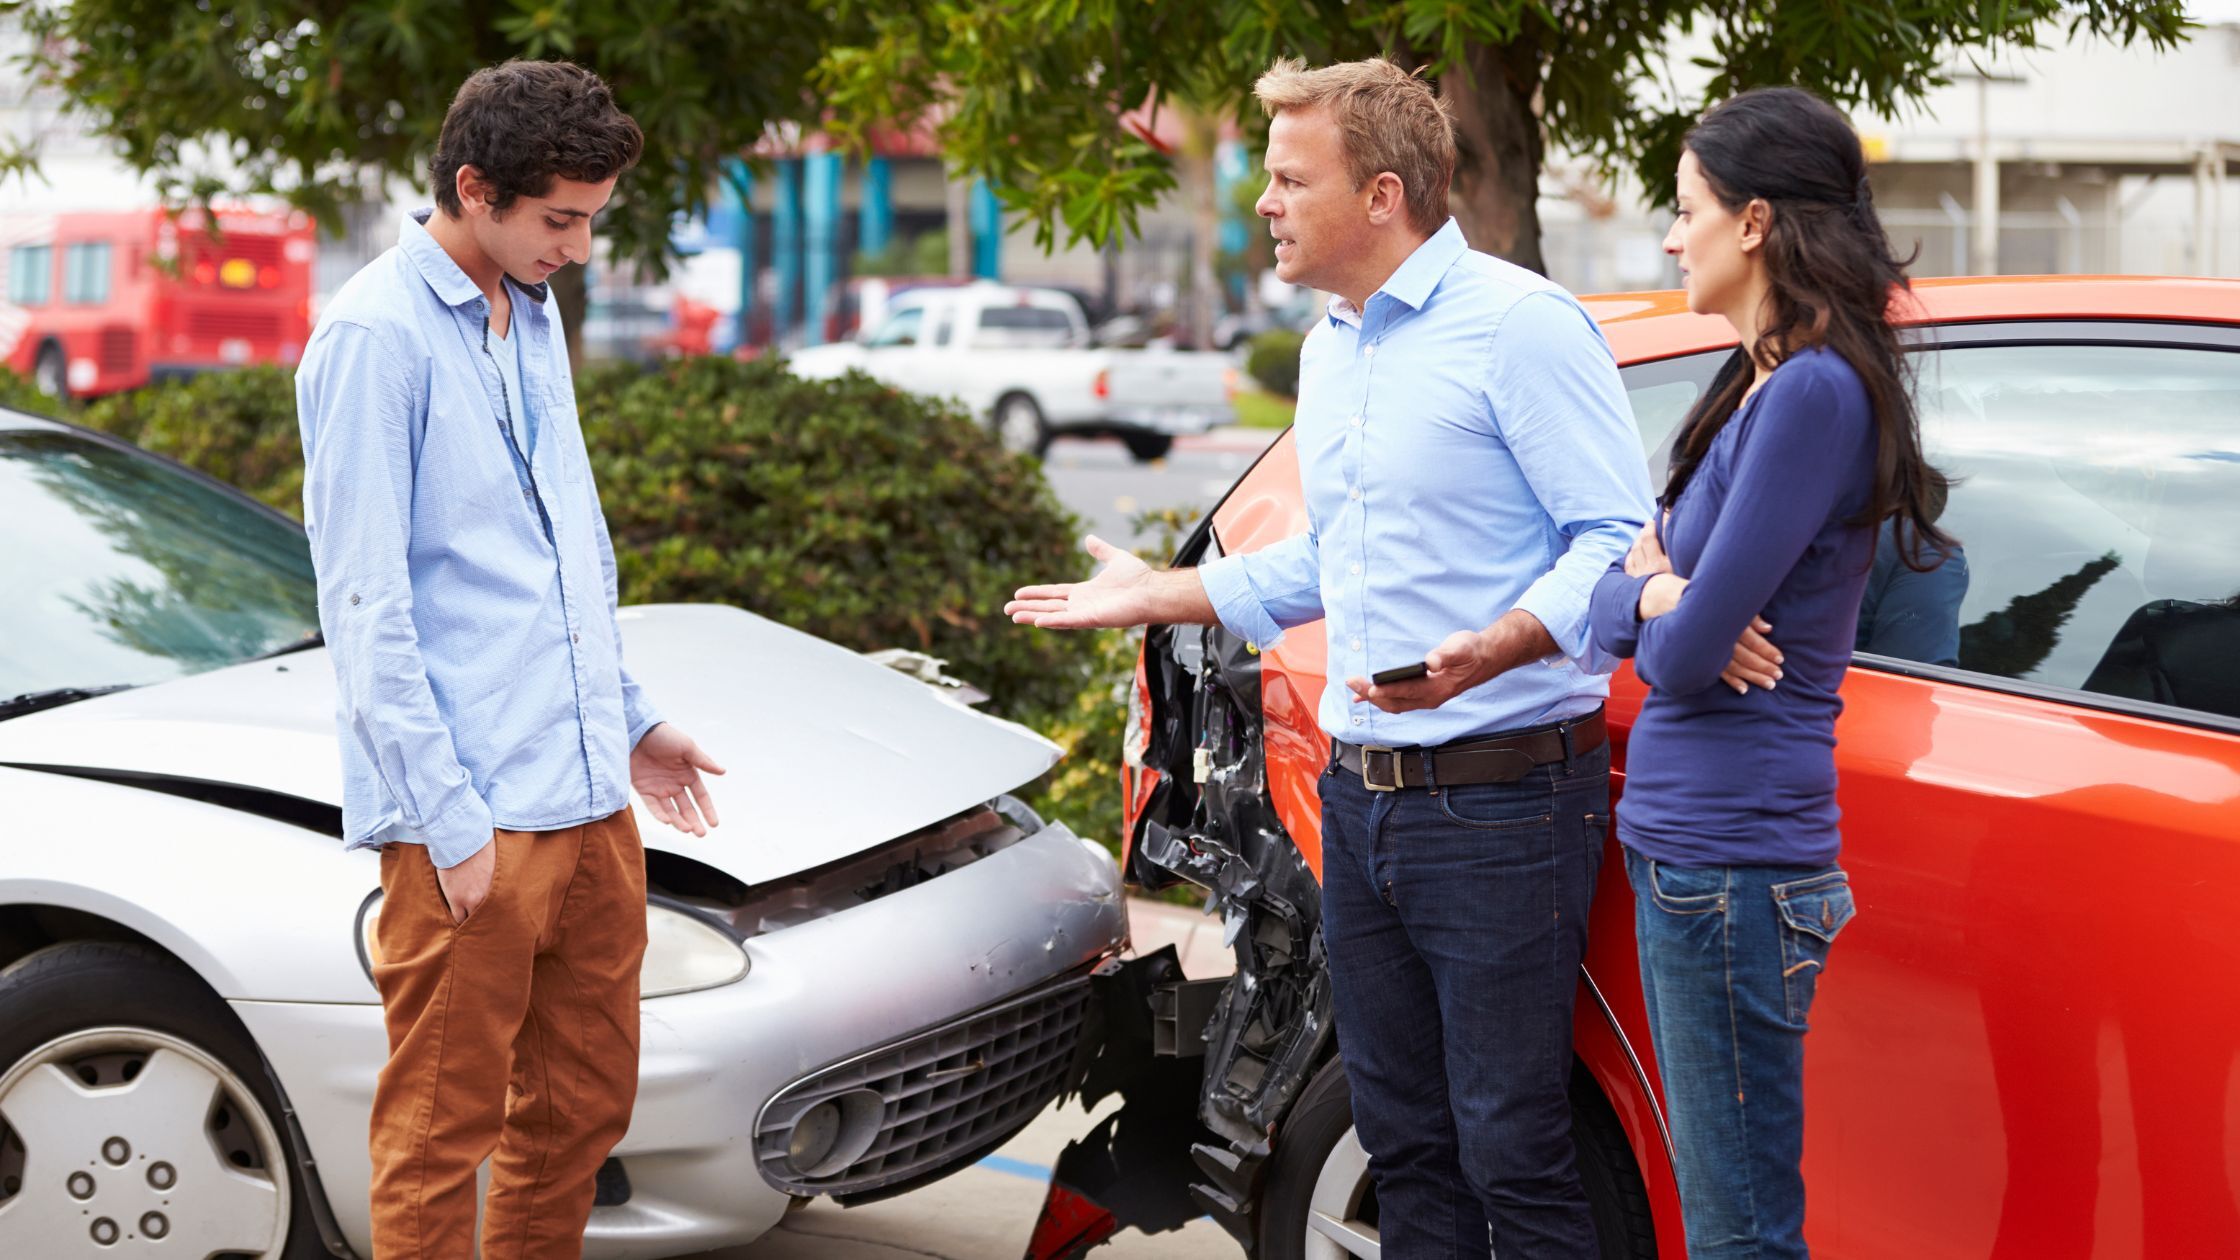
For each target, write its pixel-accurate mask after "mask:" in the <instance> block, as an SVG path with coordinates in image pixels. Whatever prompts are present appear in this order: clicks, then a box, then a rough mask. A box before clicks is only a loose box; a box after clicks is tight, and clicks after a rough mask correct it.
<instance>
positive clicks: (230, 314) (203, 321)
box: [186, 306, 280, 341]
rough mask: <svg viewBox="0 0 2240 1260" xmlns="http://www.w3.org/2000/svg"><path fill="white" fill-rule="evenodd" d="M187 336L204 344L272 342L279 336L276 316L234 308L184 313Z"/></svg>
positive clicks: (205, 309)
mask: <svg viewBox="0 0 2240 1260" xmlns="http://www.w3.org/2000/svg"><path fill="white" fill-rule="evenodd" d="M186 325H187V335H188V336H190V337H195V338H198V339H200V340H204V341H220V340H224V339H226V338H230V337H239V338H242V339H244V340H248V341H275V340H278V339H279V336H280V312H278V311H269V310H257V309H254V308H251V309H248V310H243V309H241V308H240V307H234V306H204V307H197V308H195V309H194V310H190V311H188V312H187V319H186Z"/></svg>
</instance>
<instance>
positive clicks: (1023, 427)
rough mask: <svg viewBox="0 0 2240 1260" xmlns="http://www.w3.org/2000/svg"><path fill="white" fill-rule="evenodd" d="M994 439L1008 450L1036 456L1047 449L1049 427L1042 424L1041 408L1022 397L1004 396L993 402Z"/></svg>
mask: <svg viewBox="0 0 2240 1260" xmlns="http://www.w3.org/2000/svg"><path fill="white" fill-rule="evenodd" d="M995 435H996V440H997V441H999V442H1001V443H1003V447H1004V449H1005V450H1008V451H1017V452H1019V453H1020V454H1022V455H1035V456H1040V455H1041V454H1042V453H1043V452H1045V451H1047V450H1049V449H1050V426H1049V425H1047V424H1044V423H1043V421H1042V408H1041V407H1040V406H1038V405H1036V403H1035V400H1034V399H1032V398H1029V397H1028V396H1027V395H1025V394H1005V395H1004V396H1003V397H1001V398H999V399H997V400H996V410H995Z"/></svg>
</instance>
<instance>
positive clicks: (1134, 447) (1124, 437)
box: [1120, 433, 1174, 464]
mask: <svg viewBox="0 0 2240 1260" xmlns="http://www.w3.org/2000/svg"><path fill="white" fill-rule="evenodd" d="M1120 440H1121V441H1123V442H1126V443H1127V444H1128V454H1130V455H1133V456H1135V458H1136V462H1137V463H1139V464H1148V463H1150V462H1151V461H1152V460H1155V459H1164V458H1166V455H1167V452H1168V451H1171V450H1173V449H1174V435H1173V434H1172V433H1124V434H1121V435H1120Z"/></svg>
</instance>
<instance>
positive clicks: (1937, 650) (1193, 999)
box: [1033, 277, 2240, 1260]
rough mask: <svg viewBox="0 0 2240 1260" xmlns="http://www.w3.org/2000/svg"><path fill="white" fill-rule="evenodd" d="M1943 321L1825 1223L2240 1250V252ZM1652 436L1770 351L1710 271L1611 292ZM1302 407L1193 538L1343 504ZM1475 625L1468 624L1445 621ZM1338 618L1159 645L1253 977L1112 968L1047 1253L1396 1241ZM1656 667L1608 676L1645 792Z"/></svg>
mask: <svg viewBox="0 0 2240 1260" xmlns="http://www.w3.org/2000/svg"><path fill="white" fill-rule="evenodd" d="M1918 297H1919V308H1918V310H1916V311H1915V312H1914V314H1913V316H1912V323H1911V326H1910V328H1909V332H1908V335H1909V341H1910V348H1911V351H1912V354H1913V355H1914V366H1915V367H1916V369H1917V370H1918V381H1919V384H1918V390H1919V393H1918V397H1919V401H1920V412H1921V427H1922V433H1923V438H1924V441H1925V443H1926V445H1927V447H1928V451H1929V455H1930V458H1931V459H1932V460H1934V461H1935V462H1936V463H1937V464H1938V465H1939V466H1940V467H1941V468H1943V469H1944V470H1945V471H1946V472H1947V473H1949V474H1950V475H1951V476H1952V477H1953V479H1954V488H1953V490H1952V492H1951V496H1950V500H1949V503H1948V504H1947V506H1946V509H1945V513H1944V516H1943V518H1942V521H1941V524H1942V525H1943V527H1944V528H1945V529H1946V530H1947V531H1948V532H1949V533H1951V534H1952V535H1954V536H1955V537H1956V538H1958V539H1959V540H1960V543H1961V549H1960V552H1959V553H1958V554H1957V555H1956V556H1955V557H1953V559H1954V560H1955V561H1957V565H1956V566H1954V568H1953V569H1952V571H1951V572H1948V573H1946V574H1945V576H1944V578H1943V579H1942V585H1941V587H1940V588H1939V589H1938V590H1936V591H1930V592H1923V591H1918V590H1917V591H1912V592H1905V591H1902V589H1901V584H1902V583H1903V582H1905V581H1907V580H1909V576H1910V575H1907V574H1903V573H1900V574H1890V575H1877V576H1876V578H1875V579H1874V580H1873V581H1871V582H1870V586H1869V603H1868V605H1867V606H1866V607H1864V608H1863V610H1862V617H1861V632H1860V641H1859V645H1858V651H1857V655H1856V657H1855V660H1854V667H1853V669H1852V670H1851V672H1850V676H1849V678H1848V680H1847V682H1846V683H1845V686H1844V698H1845V701H1846V709H1845V712H1844V714H1843V717H1842V720H1841V723H1840V725H1839V727H1838V730H1837V735H1838V740H1839V743H1838V748H1837V757H1838V761H1839V766H1840V772H1841V775H1842V784H1843V786H1842V798H1841V799H1842V806H1843V811H1844V814H1843V828H1844V841H1845V843H1844V865H1845V867H1846V868H1848V869H1849V871H1850V872H1851V876H1852V883H1853V887H1854V890H1855V895H1856V897H1857V899H1858V905H1859V916H1858V919H1857V921H1856V923H1855V924H1853V925H1852V926H1851V927H1849V928H1848V929H1847V930H1846V933H1845V937H1844V946H1843V949H1842V950H1841V951H1839V953H1838V954H1837V955H1836V957H1835V959H1834V962H1833V964H1832V970H1831V975H1830V978H1829V981H1828V982H1827V983H1826V984H1825V985H1824V986H1823V987H1822V989H1821V993H1820V999H1819V1004H1818V1005H1817V1006H1816V1007H1815V1009H1814V1011H1813V1032H1812V1035H1811V1038H1810V1040H1809V1041H1808V1042H1807V1067H1806V1089H1807V1093H1808V1095H1809V1101H1808V1105H1807V1108H1806V1114H1807V1117H1808V1120H1807V1132H1806V1143H1805V1174H1806V1179H1807V1183H1808V1185H1809V1187H1810V1200H1809V1213H1808V1219H1807V1225H1806V1232H1807V1234H1808V1236H1809V1238H1810V1240H1811V1243H1812V1246H1813V1249H1814V1253H1815V1254H1816V1255H1820V1256H1824V1257H1831V1258H1836V1260H1842V1258H1845V1257H1861V1258H1866V1257H1873V1258H1876V1260H1881V1258H1885V1257H1891V1256H1908V1257H1924V1258H1930V1257H1952V1258H1954V1260H1958V1258H1960V1257H1967V1258H1969V1260H1981V1258H1982V1257H1986V1256H1992V1257H2018V1258H2019V1257H2033V1258H2035V1257H2046V1256H2078V1257H2083V1256H2145V1257H2201V1256H2212V1255H2216V1256H2232V1255H2240V1208H2236V1206H2235V1198H2236V1193H2235V1187H2236V1186H2240V916H2236V915H2235V914H2234V913H2233V911H2232V905H2233V901H2234V896H2235V890H2240V282H2233V281H2216V280H2175V279H2172V280H2163V279H2121V278H2077V277H2071V278H2049V279H1995V280H1968V281H1925V282H1923V283H1922V284H1920V285H1919V286H1918ZM1586 304H1587V306H1588V309H1589V310H1590V311H1591V312H1593V313H1594V315H1595V317H1596V318H1597V319H1598V320H1599V321H1600V322H1601V324H1602V327H1603V329H1604V332H1605V335H1606V336H1607V337H1608V339H1609V341H1610V344H1611V346H1612V348H1613V350H1614V351H1615V353H1616V355H1617V358H1618V362H1619V365H1620V369H1621V374H1622V376H1623V379H1624V382H1625V387H1626V390H1627V393H1628V396H1629V398H1630V400H1631V402H1632V406H1633V410H1634V414H1635V418H1636V420H1637V422H1638V425H1639V428H1640V437H1641V447H1642V454H1643V457H1644V458H1645V459H1646V460H1647V461H1648V464H1649V466H1650V468H1651V469H1652V470H1653V475H1654V476H1656V477H1658V478H1660V479H1661V476H1662V470H1663V468H1664V466H1665V464H1666V461H1667V457H1668V455H1669V452H1670V446H1671V442H1672V439H1673V435H1674V432H1675V430H1676V428H1677V427H1678V425H1679V423H1680V421H1681V420H1682V418H1683V417H1684V416H1685V414H1686V413H1687V411H1688V409H1689V407H1690V406H1691V405H1692V404H1693V403H1694V402H1695V400H1696V399H1697V398H1698V397H1699V396H1700V394H1701V393H1702V392H1703V390H1704V387H1705V386H1706V384H1707V383H1708V382H1709V381H1710V380H1711V378H1712V376H1713V375H1714V373H1716V372H1717V370H1718V369H1719V366H1720V365H1721V363H1722V362H1723V361H1725V360H1726V359H1727V358H1728V356H1729V355H1730V354H1732V353H1733V347H1734V338H1733V333H1732V331H1731V329H1730V328H1729V327H1728V325H1727V324H1726V323H1725V322H1723V321H1721V320H1717V319H1714V318H1709V317H1701V316H1695V315H1691V314H1689V313H1688V312H1687V310H1686V306H1685V303H1684V301H1683V299H1682V297H1681V296H1680V295H1679V294H1677V293H1650V294H1639V295H1626V296H1614V297H1601V298H1591V299H1588V300H1587V303H1586ZM1305 526H1306V514H1305V508H1304V504H1303V501H1302V496H1301V491H1300V484H1299V471H1298V463H1297V459H1296V456H1295V453H1294V450H1293V447H1292V443H1291V438H1290V435H1289V434H1286V435H1285V436H1284V437H1282V438H1280V439H1278V440H1277V441H1276V442H1275V443H1274V444H1273V445H1272V446H1271V447H1270V448H1269V450H1268V451H1267V453H1266V454H1265V455H1264V456H1263V457H1262V458H1261V459H1260V460H1259V462H1258V463H1257V464H1256V465H1255V466H1254V467H1253V468H1252V469H1251V470H1250V471H1249V472H1248V473H1246V474H1245V476H1244V477H1243V478H1242V479H1241V480H1239V481H1238V482H1237V484H1236V485H1235V486H1234V487H1233V488H1232V489H1231V490H1230V492H1229V493H1228V495H1227V497H1226V498H1224V499H1223V500H1222V502H1221V503H1220V504H1219V506H1218V507H1217V508H1216V509H1215V510H1214V511H1213V512H1212V514H1211V515H1210V516H1209V517H1208V518H1207V519H1206V520H1205V521H1204V522H1203V523H1202V524H1201V525H1200V526H1199V528H1198V529H1197V531H1196V532H1195V533H1194V534H1193V535H1192V536H1191V537H1190V538H1189V539H1188V540H1187V542H1186V543H1185V544H1184V545H1183V547H1182V548H1181V550H1180V552H1179V553H1178V554H1177V555H1176V556H1175V558H1174V563H1175V564H1176V565H1195V564H1199V563H1202V562H1204V561H1206V560H1209V559H1211V558H1213V557H1216V556H1219V555H1223V554H1233V553H1241V552H1247V551H1251V550H1255V549H1257V548H1260V547H1264V546H1267V545H1269V544H1271V543H1274V542H1276V541H1278V540H1280V539H1283V538H1285V537H1287V536H1290V535H1292V534H1294V533H1298V532H1301V531H1303V530H1304V528H1305ZM1446 629H1448V628H1444V627H1442V628H1428V627H1427V631H1430V630H1436V633H1432V634H1431V637H1430V639H1429V640H1427V642H1426V646H1427V647H1428V646H1430V644H1431V642H1434V641H1436V639H1438V638H1439V637H1441V635H1443V634H1444V633H1445V631H1446ZM1324 667H1325V658H1324V637H1323V635H1322V634H1320V633H1318V632H1316V631H1314V630H1311V629H1303V630H1302V631H1301V632H1299V633H1295V634H1291V635H1288V636H1286V637H1285V639H1284V641H1283V643H1282V644H1281V646H1280V647H1278V648H1276V649H1273V650H1270V651H1267V652H1261V651H1259V650H1258V649H1257V648H1256V646H1255V645H1253V644H1251V643H1247V642H1244V641H1242V640H1240V639H1238V638H1237V637H1236V636H1234V635H1232V634H1230V633H1228V632H1227V631H1226V630H1223V629H1221V628H1219V627H1159V628H1154V629H1152V630H1151V631H1150V632H1149V633H1148V634H1147V636H1146V638H1145V642H1144V647H1143V652H1142V658H1141V662H1140V666H1139V669H1138V674H1137V685H1136V695H1135V703H1134V706H1133V711H1132V713H1131V715H1130V721H1129V728H1128V730H1127V732H1126V738H1127V748H1126V752H1127V762H1128V770H1127V776H1126V777H1127V791H1128V824H1129V832H1128V852H1127V854H1126V858H1125V861H1124V864H1123V865H1124V869H1125V873H1126V876H1127V878H1128V879H1129V880H1131V881H1132V882H1133V883H1135V884H1137V885H1139V886H1140V887H1141V888H1144V889H1152V890H1156V889H1164V888H1174V887H1179V886H1195V887H1196V888H1197V889H1202V890H1203V894H1204V896H1205V897H1206V900H1207V906H1208V911H1209V913H1212V914H1217V915H1219V916H1220V917H1221V918H1222V919H1223V920H1224V922H1225V924H1226V927H1227V936H1228V939H1229V940H1230V941H1231V942H1232V944H1233V948H1234V951H1235V956H1236V964H1237V969H1236V972H1235V974H1234V975H1233V976H1223V977H1209V978H1200V979H1191V978H1189V977H1186V976H1182V975H1181V974H1180V973H1179V968H1178V967H1176V966H1175V964H1174V963H1173V960H1172V957H1171V955H1159V956H1154V957H1153V958H1151V959H1149V960H1146V961H1145V962H1144V963H1143V964H1141V965H1137V966H1133V967H1130V968H1128V969H1126V970H1124V971H1118V972H1115V973H1114V974H1113V975H1112V976H1111V977H1110V978H1109V979H1108V982H1107V987H1108V992H1107V1002H1106V1004H1105V1009H1106V1020H1105V1022H1106V1024H1107V1039H1106V1043H1105V1046H1104V1050H1103V1053H1102V1055H1101V1057H1100V1058H1099V1059H1098V1061H1097V1062H1096V1063H1095V1064H1094V1065H1093V1066H1092V1067H1091V1069H1090V1074H1089V1077H1088V1085H1087V1090H1088V1092H1089V1093H1090V1094H1091V1095H1092V1096H1095V1095H1098V1094H1101V1093H1105V1092H1118V1093H1120V1094H1121V1095H1122V1096H1123V1097H1124V1098H1125V1099H1126V1105H1125V1106H1124V1107H1123V1108H1122V1109H1121V1110H1120V1111H1119V1113H1117V1114H1116V1115H1115V1116H1114V1117H1113V1118H1112V1120H1111V1121H1108V1122H1107V1124H1106V1125H1105V1126H1104V1127H1103V1128H1102V1129H1100V1130H1099V1131H1098V1132H1097V1133H1095V1134H1092V1135H1090V1136H1089V1137H1088V1138H1085V1139H1084V1140H1083V1141H1082V1142H1079V1143H1076V1144H1075V1146H1074V1147H1073V1148H1072V1149H1071V1150H1069V1151H1068V1152H1067V1154H1066V1157H1065V1158H1064V1159H1063V1160H1061V1162H1060V1165H1059V1168H1058V1175H1057V1181H1056V1184H1055V1185H1054V1186H1053V1189H1052V1193H1051V1200H1050V1205H1049V1208H1048V1209H1047V1210H1046V1212H1045V1216H1044V1219H1043V1222H1042V1227H1041V1229H1040V1230H1039V1231H1038V1233H1037V1241H1036V1250H1035V1252H1034V1253H1033V1254H1034V1255H1036V1256H1062V1255H1069V1254H1079V1253H1080V1252H1081V1251H1082V1250H1085V1249H1086V1248H1087V1247H1089V1246H1092V1245H1094V1243H1095V1242H1097V1241H1098V1240H1099V1239H1101V1238H1104V1237H1109V1236H1111V1235H1112V1234H1113V1233H1114V1232H1115V1231H1117V1230H1119V1229H1122V1228H1126V1227H1130V1226H1134V1227H1137V1228H1144V1229H1150V1230H1158V1229H1164V1228H1172V1227H1174V1226H1176V1225H1179V1224H1180V1223H1181V1222H1182V1221H1183V1220H1186V1219H1189V1218H1191V1217H1194V1216H1196V1215H1199V1214H1201V1213H1210V1214H1211V1215H1212V1216H1213V1217H1214V1218H1215V1219H1217V1220H1218V1221H1220V1223H1221V1224H1223V1225H1224V1226H1226V1227H1227V1228H1228V1229H1229V1230H1230V1231H1231V1232H1232V1233H1233V1234H1234V1235H1235V1236H1236V1238H1237V1240H1238V1241H1239V1243H1240V1244H1241V1245H1242V1248H1243V1250H1244V1251H1245V1253H1246V1254H1248V1255H1251V1256H1254V1257H1258V1258H1259V1260H1292V1258H1296V1257H1333V1258H1334V1257H1341V1256H1357V1257H1374V1256H1376V1255H1377V1254H1378V1242H1377V1238H1378V1214H1377V1202H1376V1194H1375V1190H1374V1187H1373V1186H1372V1185H1371V1183H1370V1181H1369V1178H1368V1175H1367V1161H1366V1158H1365V1157H1364V1155H1363V1154H1362V1152H1361V1148H1360V1146H1359V1143H1358V1142H1357V1141H1356V1140H1355V1138H1354V1136H1353V1128H1352V1121H1351V1113H1350V1107H1349V1100H1348V1096H1347V1092H1346V1086H1345V1078H1344V1074H1343V1069H1342V1066H1341V1064H1340V1062H1339V1058H1338V1044H1337V1038H1336V1036H1335V1035H1334V1033H1335V1030H1334V1029H1333V1027H1332V1021H1331V1009H1330V991H1329V977H1328V971H1327V968H1326V967H1325V965H1324V958H1323V953H1322V942H1321V936H1320V933H1319V931H1318V923H1319V917H1320V913H1319V912H1320V889H1319V885H1318V877H1319V871H1320V866H1321V860H1320V859H1321V846H1320V826H1319V807H1318V803H1317V798H1316V794H1315V788H1314V780H1315V777H1316V776H1317V775H1318V774H1319V773H1321V771H1322V770H1323V768H1324V766H1325V764H1326V763H1327V761H1328V758H1329V753H1330V745H1329V741H1328V739H1327V738H1326V737H1325V736H1324V735H1323V734H1322V732H1321V731H1320V730H1319V729H1318V727H1317V725H1316V722H1315V707H1316V702H1317V699H1318V698H1319V696H1320V694H1321V691H1322V688H1323V686H1324V684H1325V668H1324ZM1643 694H1644V687H1643V685H1642V684H1641V683H1640V682H1638V681H1637V680H1636V679H1635V678H1634V677H1633V676H1632V673H1631V670H1630V668H1628V669H1626V670H1623V671H1621V672H1620V673H1619V674H1618V675H1617V676H1616V677H1615V678H1614V679H1613V680H1612V683H1611V698H1610V707H1609V713H1610V718H1611V727H1612V739H1613V743H1614V753H1613V755H1614V775H1613V785H1614V789H1615V790H1616V791H1617V792H1618V793H1619V794H1620V795H1621V796H1622V793H1623V784H1624V767H1625V747H1626V733H1627V730H1628V728H1629V727H1630V725H1631V722H1632V719H1633V718H1634V716H1635V715H1637V714H1638V712H1639V710H1640V705H1641V699H1642V696H1643ZM1622 870H1623V866H1622V865H1621V863H1620V862H1619V861H1618V857H1617V854H1616V852H1615V849H1614V847H1613V851H1612V852H1611V853H1610V854H1609V855H1607V856H1606V858H1605V861H1604V864H1603V868H1602V872H1603V873H1602V880H1601V887H1600V889H1599V890H1598V896H1597V899H1596V902H1595V908H1594V919H1593V924H1592V930H1591V937H1590V941H1589V948H1588V956H1587V959H1586V963H1585V965H1584V967H1583V968H1582V969H1581V974H1580V977H1579V984H1580V991H1579V1000H1578V1003H1577V1012H1578V1014H1577V1026H1576V1045H1577V1062H1576V1067H1575V1072H1574V1076H1573V1088H1572V1100H1573V1119H1574V1131H1575V1134H1576V1140H1577V1142H1578V1147H1579V1155H1580V1163H1581V1167H1582V1169H1583V1171H1584V1174H1585V1178H1586V1185H1587V1191H1588V1195H1589V1198H1590V1200H1591V1201H1592V1204H1593V1208H1594V1214H1595V1219H1596V1223H1597V1226H1598V1228H1599V1230H1600V1236H1601V1248H1602V1255H1603V1256H1604V1257H1607V1258H1616V1257H1664V1258H1667V1260H1678V1258H1679V1257H1681V1256H1682V1255H1684V1244H1683V1241H1682V1234H1681V1228H1680V1205H1679V1199H1678V1196H1677V1193H1676V1191H1675V1188H1674V1180H1673V1169H1672V1155H1671V1144H1670V1141H1669V1138H1668V1135H1667V1131H1666V1120H1665V1115H1664V1111H1663V1108H1662V1106H1661V1103H1660V1101H1659V1098H1660V1086H1659V1082H1658V1073H1657V1063H1656V1058H1655V1055H1654V1053H1653V1050H1652V1047H1651V1044H1650V1038H1649V1034H1648V1028H1647V1024H1646V1021H1645V1018H1644V1015H1643V1011H1642V1001H1641V992H1640V981H1639V974H1638V971H1637V967H1636V959H1635V952H1634V941H1633V932H1632V913H1633V912H1632V903H1631V899H1630V896H1629V894H1628V892H1627V890H1626V888H1625V887H1624V881H1623V877H1622V875H1621V874H1620V872H1622Z"/></svg>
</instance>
